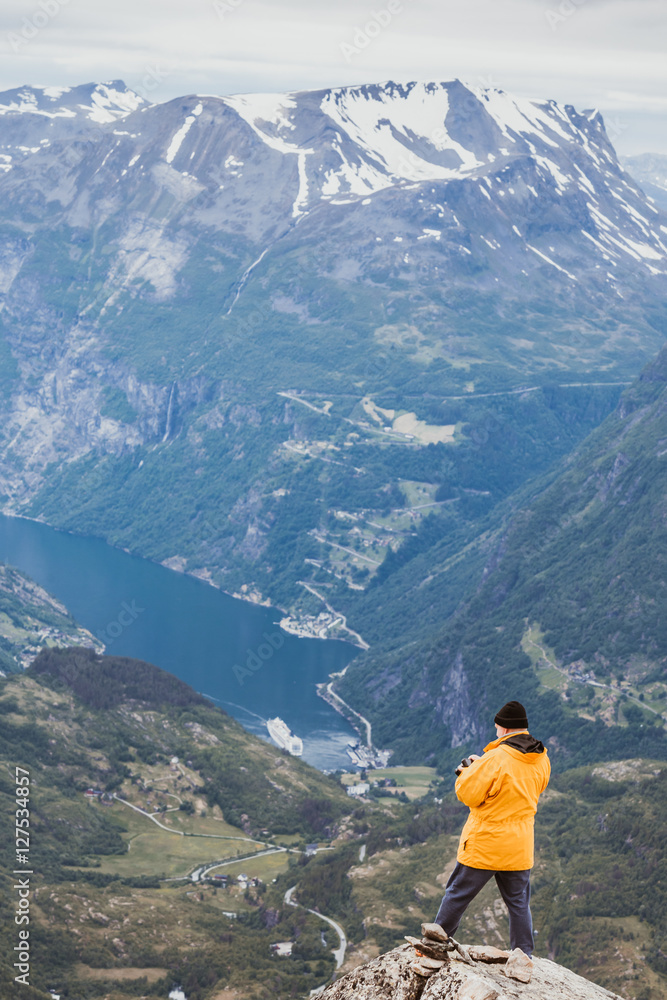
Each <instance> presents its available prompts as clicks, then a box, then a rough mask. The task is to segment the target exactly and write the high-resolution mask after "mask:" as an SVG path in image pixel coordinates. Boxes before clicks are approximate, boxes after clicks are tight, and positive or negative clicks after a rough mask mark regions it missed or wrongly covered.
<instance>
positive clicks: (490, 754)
mask: <svg viewBox="0 0 667 1000" xmlns="http://www.w3.org/2000/svg"><path fill="white" fill-rule="evenodd" d="M494 721H495V724H496V734H497V739H495V740H494V741H493V742H492V743H489V745H488V746H486V747H484V755H483V756H482V757H478V756H477V755H475V754H472V755H471V757H470V758H469V759H470V761H471V763H470V766H469V767H464V768H462V770H461V773H460V774H459V777H458V779H457V781H456V794H457V797H458V798H459V799H460V800H461V802H463V803H464V804H465V805H467V806H468V807H469V808H470V815H469V816H468V819H467V820H466V824H465V826H464V827H463V832H462V833H461V840H460V843H459V850H458V854H457V856H456V858H457V865H456V868H455V869H454V871H453V872H452V874H451V877H450V879H449V881H448V882H447V887H446V890H445V895H444V896H443V899H442V903H441V904H440V909H439V910H438V915H437V917H436V918H435V920H436V923H438V924H440V926H441V927H442V928H443V929H444V930H445V931H446V932H447V934H449V935H450V936H452V935H453V934H454V933H455V932H456V929H457V928H458V926H459V922H460V920H461V917H462V916H463V914H464V912H465V910H466V908H467V906H468V904H469V903H470V902H471V900H473V899H474V898H475V896H476V895H477V893H478V892H480V890H481V889H483V887H484V886H485V885H486V883H487V882H488V881H489V880H490V879H491V878H492V877H493V876H495V879H496V884H497V886H498V889H499V890H500V894H501V896H502V897H503V899H504V900H505V903H506V904H507V909H508V910H509V917H510V946H511V948H512V950H514V949H515V948H520V949H521V951H523V952H524V953H525V954H526V955H528V957H530V956H531V955H532V953H533V947H534V942H533V921H532V916H531V913H530V869H531V868H532V867H533V860H534V833H533V826H534V818H535V812H536V811H537V801H538V799H539V797H540V795H541V794H542V792H543V791H544V789H545V788H546V787H547V785H548V783H549V775H550V774H551V764H550V763H549V756H548V754H547V751H546V749H545V747H544V745H543V744H542V743H540V742H539V741H538V740H536V739H533V737H532V736H531V735H530V733H529V732H528V719H527V718H526V710H525V709H524V707H523V705H521V704H520V702H518V701H510V702H508V703H507V704H506V705H504V706H503V707H502V708H501V709H500V711H499V712H498V714H497V715H496V717H495V720H494Z"/></svg>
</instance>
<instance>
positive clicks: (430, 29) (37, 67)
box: [0, 0, 667, 153]
mask: <svg viewBox="0 0 667 1000" xmlns="http://www.w3.org/2000/svg"><path fill="white" fill-rule="evenodd" d="M666 41H667V2H665V0H456V2H453V0H375V2H374V0H368V2H367V0H327V2H321V0H274V2H273V3H270V4H269V3H267V2H265V0H113V2H107V0H0V89H2V90H7V89H10V88H13V87H17V86H21V85H23V84H38V85H42V86H45V85H57V86H71V85H75V84H78V83H86V82H89V81H96V82H99V81H107V80H112V79H122V80H125V82H126V83H127V84H128V85H129V86H131V87H133V88H134V89H136V90H138V91H140V92H141V93H142V94H143V95H144V96H146V97H147V98H149V99H150V100H152V101H156V102H159V101H166V100H169V99H170V98H172V97H178V96H181V95H183V94H189V93H206V94H232V93H241V92H248V91H275V90H304V89H310V88H319V87H330V86H340V85H344V84H354V83H367V82H377V81H382V80H387V79H392V80H399V81H407V80H415V79H420V80H425V79H437V80H449V79H452V78H454V77H459V78H460V79H462V80H464V81H466V82H468V81H469V82H471V83H474V84H476V85H480V84H481V85H487V86H496V87H502V88H503V89H504V90H508V91H510V92H512V93H515V94H519V95H523V96H528V97H537V98H555V99H556V100H558V101H561V102H564V103H568V104H574V106H575V107H576V108H578V109H579V110H582V109H584V108H590V107H597V108H599V109H600V110H601V111H602V112H603V114H604V116H605V119H606V122H607V128H608V131H609V133H610V135H611V138H612V140H613V142H614V143H615V145H616V147H617V149H618V150H619V152H621V153H637V152H648V151H651V152H663V153H667V86H666V84H667V59H666V58H665V48H666V44H665V43H666Z"/></svg>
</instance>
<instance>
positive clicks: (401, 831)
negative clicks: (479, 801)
mask: <svg viewBox="0 0 667 1000" xmlns="http://www.w3.org/2000/svg"><path fill="white" fill-rule="evenodd" d="M666 792H667V767H666V766H665V764H664V763H660V762H654V761H651V760H642V759H633V760H628V761H621V762H613V763H609V764H604V765H597V766H590V765H589V766H587V767H582V768H577V769H576V770H572V771H566V772H565V773H562V774H559V775H557V776H555V777H553V778H552V781H551V784H550V786H549V788H548V790H547V792H546V793H545V794H544V795H543V797H542V799H541V802H540V806H539V808H538V812H537V819H536V837H535V844H536V860H535V868H534V871H533V876H532V897H531V909H532V912H533V918H534V923H535V928H536V930H537V935H536V939H535V940H536V954H538V955H541V956H543V957H548V958H550V959H552V960H554V961H556V962H559V963H560V964H562V965H565V966H567V967H568V968H571V969H573V970H574V971H576V972H578V973H579V974H580V975H583V976H586V977H589V978H590V979H592V980H593V981H594V982H597V983H601V984H602V985H604V986H606V987H607V988H609V989H611V990H613V991H614V992H616V993H619V994H620V995H621V996H623V997H628V998H636V1000H658V998H664V997H665V996H667V963H666V960H665V953H666V952H667V947H666V945H667V895H666V893H665V885H666V884H667V883H666V882H665V866H666V864H667V858H666V856H665V830H666V829H667V809H666V804H667V796H666ZM439 794H441V793H439ZM383 801H384V800H383ZM413 810H414V813H413V815H412V816H410V817H409V819H408V818H405V817H403V818H402V819H401V820H400V821H396V820H395V819H394V820H391V819H388V818H386V817H385V818H384V819H382V818H378V817H377V816H375V817H374V816H373V814H372V812H371V811H370V809H367V808H366V807H364V808H362V809H360V810H359V811H358V812H357V814H356V816H355V823H356V830H357V834H358V836H360V838H361V839H362V840H363V841H364V843H366V845H367V850H368V856H366V857H364V859H363V860H361V861H360V860H359V858H358V856H357V855H356V852H352V851H350V855H349V856H348V859H347V862H346V864H347V868H346V870H347V872H348V878H349V881H350V882H351V886H345V882H344V881H343V880H341V879H340V876H339V879H338V882H336V881H335V880H334V878H332V876H331V875H328V876H327V867H330V868H332V869H333V868H334V866H335V865H336V859H335V858H331V859H330V858H329V857H327V856H321V857H317V858H315V859H313V860H312V861H311V862H309V863H308V865H307V866H306V867H305V871H304V873H303V874H302V875H301V877H300V879H299V898H300V899H304V900H306V901H309V903H310V902H312V901H313V900H318V902H319V904H320V906H322V907H323V909H324V911H325V912H327V913H334V914H337V915H338V916H339V917H341V919H343V916H344V914H345V912H346V911H347V912H348V913H349V911H350V909H351V908H352V907H354V906H356V907H357V908H358V909H359V910H360V911H361V912H363V914H364V924H365V930H366V937H365V938H364V939H363V940H361V941H360V942H359V943H358V944H357V945H356V946H355V949H354V954H353V960H352V962H351V963H350V966H349V967H350V968H351V967H352V965H353V964H359V963H360V962H363V961H368V959H369V958H373V957H375V956H376V955H377V954H379V953H381V952H383V951H386V950H387V949H389V948H392V947H395V946H396V945H399V944H402V943H403V935H405V934H413V935H414V934H415V933H417V929H418V927H419V923H420V921H422V920H432V919H433V917H434V915H435V913H436V912H437V907H438V905H439V903H440V899H441V898H442V894H443V892H444V886H445V884H446V882H447V878H448V877H449V874H450V873H451V870H452V868H453V867H454V863H455V856H456V849H457V845H458V835H459V832H460V829H461V826H462V824H463V821H464V818H465V815H466V812H467V810H466V809H465V808H464V807H462V806H461V805H460V804H457V803H456V802H455V800H453V795H451V794H450V795H445V796H444V801H443V802H442V804H440V803H438V802H435V803H434V801H433V799H432V798H431V799H430V801H429V800H426V801H423V802H420V803H418V804H416V807H415V806H413ZM337 864H338V865H339V866H341V865H343V864H344V861H343V858H342V855H339V856H338V862H337ZM341 884H342V885H343V886H344V889H343V890H342V891H341V889H339V888H338V886H340V885H341ZM457 938H458V939H459V940H461V941H470V942H481V941H484V942H485V943H488V944H493V945H496V946H497V947H502V948H507V946H508V927H507V918H506V915H505V911H504V907H503V905H502V903H501V901H500V900H499V898H498V894H497V890H496V888H495V885H494V884H493V882H492V883H490V884H489V886H487V887H486V888H485V889H484V890H483V891H482V893H480V895H479V896H478V897H477V898H476V899H475V900H474V901H473V903H472V904H471V906H470V908H469V909H468V911H467V913H466V914H465V916H464V918H463V921H462V924H461V928H460V930H459V932H458V934H457Z"/></svg>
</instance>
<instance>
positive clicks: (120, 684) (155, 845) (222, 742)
mask: <svg viewBox="0 0 667 1000" xmlns="http://www.w3.org/2000/svg"><path fill="white" fill-rule="evenodd" d="M0 758H1V759H2V761H3V767H2V769H1V777H0V783H1V788H0V791H1V793H2V794H1V796H0V799H1V801H2V822H3V829H5V830H6V831H8V830H10V828H11V829H12V831H13V822H12V820H13V813H14V810H15V809H16V808H17V802H16V801H15V800H14V799H15V786H14V779H15V773H18V774H19V775H20V776H21V781H23V780H24V778H23V775H25V774H26V773H29V775H30V783H29V798H30V801H29V806H28V808H29V813H30V816H29V833H30V846H29V867H30V870H31V871H33V872H34V873H35V874H34V877H33V878H32V879H31V888H32V891H33V895H32V897H31V899H32V907H31V914H32V916H31V921H32V922H31V925H30V927H31V938H30V940H31V947H32V961H31V966H32V970H33V973H32V978H31V980H30V982H31V983H32V984H33V985H34V986H35V987H38V992H35V993H31V992H30V991H29V990H27V989H26V988H25V987H24V986H23V985H22V984H18V985H17V986H16V987H15V990H14V992H11V993H10V992H8V991H6V985H7V983H8V982H11V979H12V976H10V975H9V968H10V965H11V963H9V965H8V963H7V956H8V955H10V954H11V953H12V948H13V946H14V944H15V943H16V941H15V937H16V933H17V930H18V928H17V927H16V926H15V925H14V923H13V917H12V916H11V908H12V906H13V904H14V902H15V901H14V899H13V897H12V895H11V892H9V893H8V892H5V893H3V902H2V909H3V920H2V927H3V931H2V935H3V937H2V952H3V957H2V963H3V967H2V977H3V986H2V996H3V997H5V996H10V995H11V996H12V997H16V998H18V997H23V996H27V997H29V998H32V997H33V996H40V997H44V996H45V991H46V988H47V987H53V986H59V987H62V989H60V988H59V989H57V990H56V991H57V992H61V993H62V995H63V996H66V997H69V998H71V1000H74V998H76V1000H81V998H83V997H97V996H100V997H101V996H113V997H114V998H115V997H117V996H121V995H122V996H127V995H131V996H135V995H144V996H145V995H147V994H149V995H150V996H151V997H160V998H162V1000H163V998H164V997H165V996H166V995H167V992H168V991H169V989H170V988H171V986H173V985H174V984H176V983H178V982H180V981H181V980H182V979H184V977H185V975H186V974H187V976H188V977H189V983H190V987H191V988H188V994H187V995H188V997H194V998H195V1000H197V998H198V997H203V996H208V995H210V990H209V988H210V987H212V986H213V985H215V984H216V983H218V982H220V986H221V987H224V985H225V984H226V983H231V984H232V985H238V984H244V985H246V986H247V991H246V992H244V994H243V995H244V996H258V997H259V996H262V997H268V996H269V995H272V996H279V997H289V996H295V995H304V994H307V993H308V990H309V989H311V988H313V987H315V986H317V985H319V984H320V983H322V982H323V981H324V980H325V979H326V978H327V977H328V976H329V975H331V972H332V971H333V961H332V959H331V955H330V953H329V951H327V949H326V948H323V947H322V944H321V942H320V926H321V925H320V922H319V921H317V920H316V919H315V918H311V917H309V916H308V914H306V913H305V911H302V910H295V909H293V908H290V907H285V906H283V904H282V896H281V895H276V894H275V892H274V893H273V895H272V896H271V899H270V903H269V902H268V901H266V900H264V895H263V894H264V893H266V891H267V888H266V887H267V885H268V886H270V885H271V882H272V879H273V878H275V877H276V876H277V875H279V874H280V872H281V871H283V870H284V869H286V868H287V866H288V861H289V859H290V858H293V859H296V858H297V857H299V856H301V854H302V852H303V848H304V847H305V843H306V842H307V841H309V842H310V841H325V842H326V841H327V839H329V838H331V837H332V836H333V832H334V830H335V828H336V827H337V826H338V825H339V824H340V823H341V821H342V819H343V818H344V816H345V815H346V814H347V813H348V812H349V804H350V800H349V798H348V797H347V796H346V794H345V792H344V790H343V789H342V788H341V786H340V785H339V784H338V783H337V782H335V781H334V780H333V779H331V778H327V777H325V776H324V775H322V774H321V773H320V772H318V771H316V770H315V769H314V768H311V767H309V766H308V765H306V764H304V763H302V762H301V761H299V760H297V759H295V758H292V757H289V755H287V754H286V753H285V752H283V751H280V750H278V749H277V748H276V747H274V746H272V745H270V744H269V743H265V742H264V741H262V740H259V739H257V738H256V737H253V736H251V735H250V734H248V733H246V732H245V730H243V729H242V728H241V727H240V726H239V725H238V724H237V723H236V722H235V720H233V719H232V718H230V717H229V716H227V715H226V714H225V713H224V712H223V711H222V710H220V709H218V708H215V707H213V706H211V705H210V704H209V703H208V702H206V700H205V699H203V698H202V697H201V696H200V695H198V694H196V692H194V691H193V690H192V689H191V688H189V687H188V686H187V685H186V684H184V683H183V682H181V681H179V680H177V679H176V678H174V677H173V676H171V675H170V674H167V673H165V672H163V671H161V670H159V669H157V668H156V667H152V666H151V665H149V664H146V663H141V662H139V661H135V660H127V659H123V658H113V657H100V656H98V655H96V654H95V653H94V652H93V651H90V650H85V649H68V650H44V651H43V652H42V653H41V654H40V656H39V657H38V658H37V659H36V661H35V663H34V664H33V666H31V667H30V668H29V669H28V670H27V671H26V672H25V673H24V674H22V675H20V676H12V677H10V678H7V679H6V680H4V681H3V682H2V686H1V687H0ZM16 768H21V769H22V770H21V771H20V772H16ZM17 787H18V788H19V789H23V790H25V786H24V785H18V786H17ZM87 790H88V791H89V794H88V795H87V796H86V795H85V794H84V793H86V791H87ZM16 794H17V795H18V797H19V798H20V797H21V795H22V793H20V794H19V793H16ZM18 805H19V806H21V805H22V803H18ZM22 815H23V814H22ZM151 817H152V818H151ZM22 825H24V824H22ZM19 846H21V845H19ZM15 847H16V845H15V843H14V836H13V834H12V835H11V836H9V835H7V836H5V837H4V838H3V844H2V848H1V851H0V863H1V864H2V867H3V869H4V873H5V874H4V876H3V877H4V879H5V885H10V884H11V883H10V881H9V880H10V879H11V878H12V876H11V872H12V871H13V870H14V869H16V868H18V869H19V870H22V868H25V864H24V863H23V862H22V861H21V860H19V859H18V858H17V854H16V850H15ZM290 849H294V850H296V851H297V852H298V853H296V854H294V855H291V854H290V853H289V851H290ZM255 856H256V858H255ZM237 859H238V860H237ZM213 862H217V863H218V867H217V868H216V872H217V873H226V872H228V873H229V874H230V879H231V880H232V882H233V883H234V884H235V883H236V877H237V875H238V874H239V873H241V872H244V871H249V872H250V874H251V875H258V876H260V877H261V880H262V883H263V885H261V884H260V885H259V887H257V888H250V887H248V889H247V890H246V891H245V893H244V892H243V891H241V890H237V889H235V888H233V887H230V888H228V889H226V890H224V889H223V888H222V887H220V888H219V889H218V888H215V886H214V887H213V888H212V887H211V886H210V885H209V884H208V883H201V884H198V885H195V884H193V883H194V882H195V881H196V880H197V876H196V875H192V873H194V872H196V871H197V870H198V869H201V867H202V866H205V865H207V864H209V865H210V864H212V863H213ZM198 890H201V891H198ZM283 891H284V890H283ZM204 892H206V899H204ZM274 897H275V898H274ZM200 904H201V905H200ZM16 940H17V939H16ZM282 940H294V941H296V942H297V944H298V947H297V948H296V952H295V959H294V961H291V962H288V963H281V962H280V961H278V960H277V959H276V958H274V957H272V954H271V950H270V945H271V944H272V943H274V942H276V941H282ZM111 969H114V970H120V971H117V972H115V971H114V972H106V971H105V970H111ZM252 970H254V972H253V971H252ZM144 977H147V978H144ZM125 978H127V979H131V980H133V985H132V984H131V985H130V986H128V992H127V993H126V992H125V990H124V989H123V987H122V981H123V979H125ZM114 980H119V981H120V982H118V983H117V987H118V993H116V992H115V990H114V984H113V981H114ZM121 990H122V992H121Z"/></svg>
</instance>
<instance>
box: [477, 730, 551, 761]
mask: <svg viewBox="0 0 667 1000" xmlns="http://www.w3.org/2000/svg"><path fill="white" fill-rule="evenodd" d="M501 746H504V747H508V748H509V747H512V749H513V750H518V751H519V753H522V754H537V755H539V754H543V753H546V748H545V746H544V743H542V742H541V741H540V740H536V739H535V737H534V736H531V735H530V733H529V732H528V730H527V729H526V731H525V732H523V733H511V734H510V735H509V736H501V737H500V738H499V739H497V740H493V742H492V743H489V745H488V746H485V747H484V752H485V753H486V751H487V750H495V748H496V747H501Z"/></svg>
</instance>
